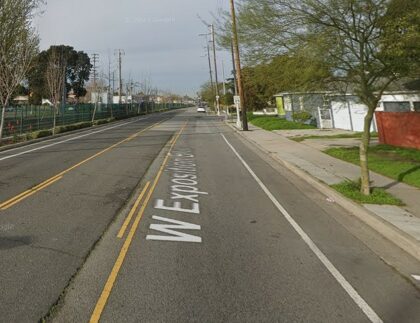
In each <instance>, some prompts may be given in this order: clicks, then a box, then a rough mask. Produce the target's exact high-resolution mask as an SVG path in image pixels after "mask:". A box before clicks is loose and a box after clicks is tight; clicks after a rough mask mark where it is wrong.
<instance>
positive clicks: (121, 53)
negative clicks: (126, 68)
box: [118, 49, 125, 104]
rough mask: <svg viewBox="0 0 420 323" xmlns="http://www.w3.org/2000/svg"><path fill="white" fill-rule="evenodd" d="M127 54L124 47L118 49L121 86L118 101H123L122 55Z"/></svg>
mask: <svg viewBox="0 0 420 323" xmlns="http://www.w3.org/2000/svg"><path fill="white" fill-rule="evenodd" d="M123 55H125V53H124V51H123V50H122V49H119V50H118V80H119V87H118V103H119V104H121V103H122V87H123V84H122V83H123V82H122V74H121V70H122V56H123Z"/></svg>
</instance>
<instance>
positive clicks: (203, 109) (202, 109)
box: [197, 106, 206, 113]
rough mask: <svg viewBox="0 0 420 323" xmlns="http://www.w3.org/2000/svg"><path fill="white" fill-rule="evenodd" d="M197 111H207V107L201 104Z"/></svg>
mask: <svg viewBox="0 0 420 323" xmlns="http://www.w3.org/2000/svg"><path fill="white" fill-rule="evenodd" d="M197 112H204V113H205V112H206V108H205V107H203V106H199V107H198V108H197Z"/></svg>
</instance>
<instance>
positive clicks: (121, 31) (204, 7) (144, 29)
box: [36, 0, 231, 94]
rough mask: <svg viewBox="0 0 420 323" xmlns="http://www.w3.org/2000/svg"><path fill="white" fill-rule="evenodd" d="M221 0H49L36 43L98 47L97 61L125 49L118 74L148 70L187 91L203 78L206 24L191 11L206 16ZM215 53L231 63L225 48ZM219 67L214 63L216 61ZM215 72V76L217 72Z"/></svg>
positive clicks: (159, 81)
mask: <svg viewBox="0 0 420 323" xmlns="http://www.w3.org/2000/svg"><path fill="white" fill-rule="evenodd" d="M226 3H227V1H223V0H137V1H136V0H119V1H110V0H71V1H68V0H50V1H48V4H47V5H46V7H45V13H44V14H43V15H42V16H41V17H39V18H38V19H37V21H36V25H37V28H38V30H39V33H40V36H41V48H42V49H45V48H48V47H49V46H50V45H52V44H66V45H71V46H73V47H75V48H76V49H78V50H83V51H86V52H87V53H89V54H92V53H94V52H95V53H99V54H100V61H101V67H102V68H103V69H104V70H107V68H108V57H110V58H111V61H112V63H113V66H114V67H115V65H116V62H115V55H114V50H115V49H118V48H121V49H124V51H125V56H124V62H123V74H124V78H125V79H128V77H129V75H131V77H132V78H134V79H135V80H137V81H138V80H140V79H141V78H142V76H143V75H147V74H150V75H151V76H152V79H153V82H154V83H155V84H156V85H157V86H159V87H160V88H162V89H167V90H172V91H176V92H178V93H180V94H183V93H189V94H193V93H195V91H196V90H197V89H198V87H199V86H200V85H201V84H202V83H203V82H205V81H207V79H208V67H207V61H206V58H203V57H201V56H202V55H203V54H204V50H203V48H202V47H203V46H204V45H205V44H204V40H203V39H201V38H200V37H198V34H199V33H203V32H206V27H205V26H204V25H203V24H202V22H201V21H200V20H199V19H198V17H197V14H199V15H200V16H202V17H204V18H205V19H207V20H208V21H211V14H210V12H215V11H216V10H217V8H218V7H220V6H222V5H223V6H226ZM218 55H219V57H220V59H225V60H226V64H227V65H228V64H231V63H230V61H229V55H228V54H227V53H218ZM219 69H220V67H219ZM220 78H221V76H220Z"/></svg>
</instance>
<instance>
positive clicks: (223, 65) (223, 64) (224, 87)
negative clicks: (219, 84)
mask: <svg viewBox="0 0 420 323" xmlns="http://www.w3.org/2000/svg"><path fill="white" fill-rule="evenodd" d="M222 76H223V95H226V82H225V80H226V78H225V62H224V60H222Z"/></svg>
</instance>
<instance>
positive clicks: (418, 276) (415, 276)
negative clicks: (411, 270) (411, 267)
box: [411, 275, 420, 281]
mask: <svg viewBox="0 0 420 323" xmlns="http://www.w3.org/2000/svg"><path fill="white" fill-rule="evenodd" d="M411 277H413V278H414V279H415V280H418V281H420V275H411Z"/></svg>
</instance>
